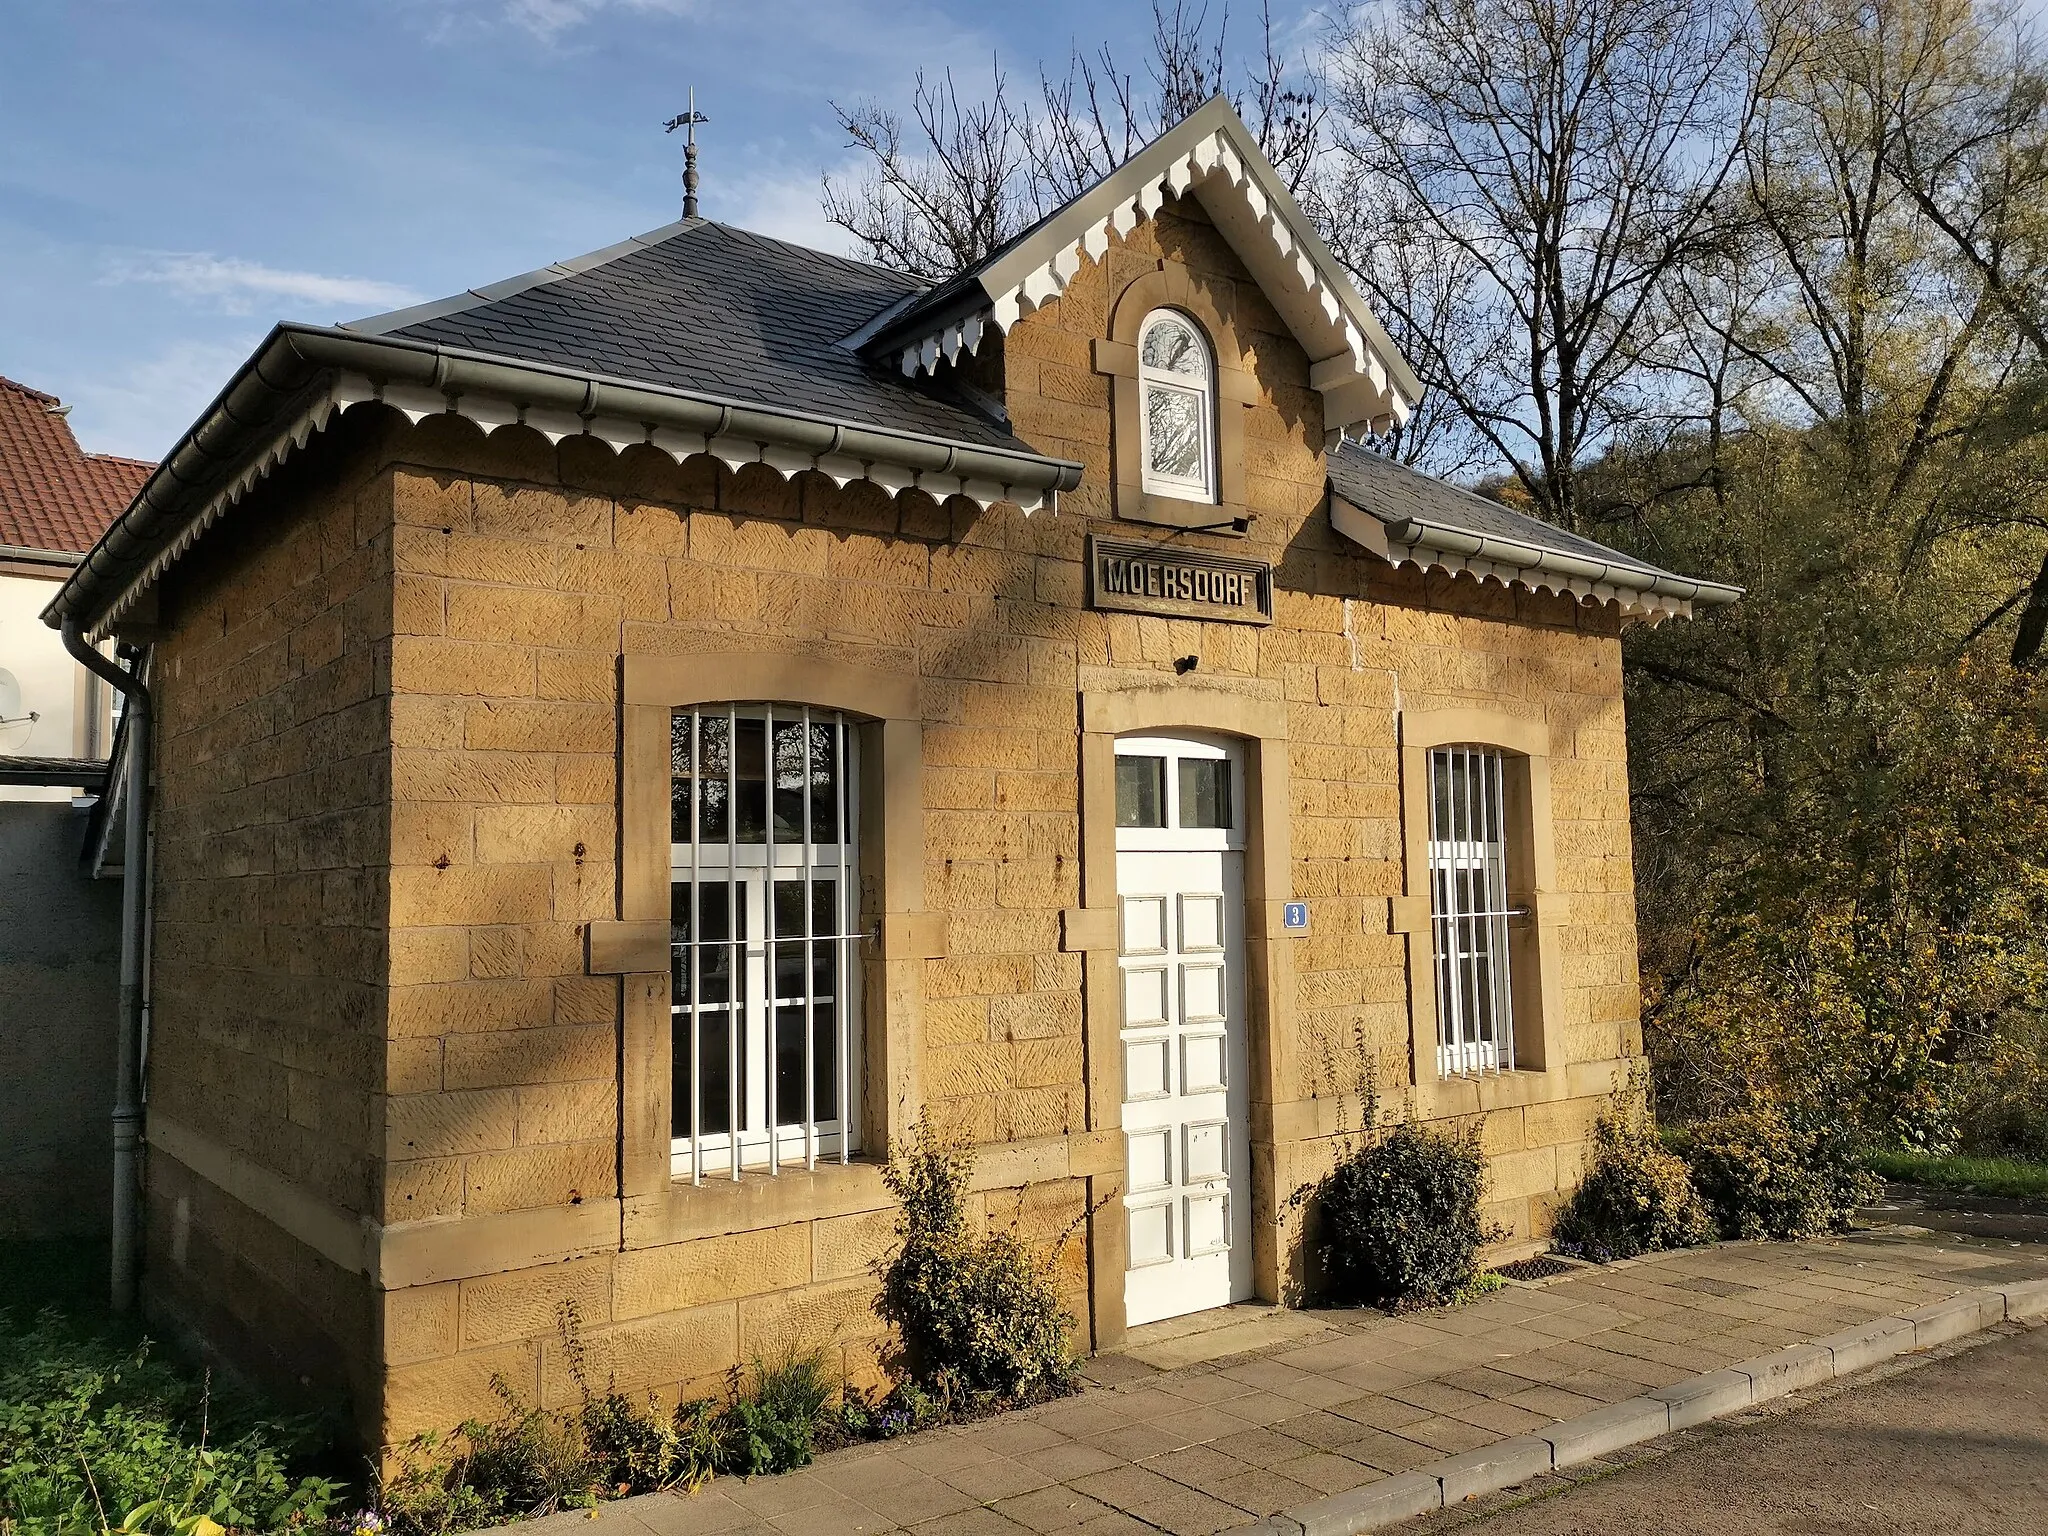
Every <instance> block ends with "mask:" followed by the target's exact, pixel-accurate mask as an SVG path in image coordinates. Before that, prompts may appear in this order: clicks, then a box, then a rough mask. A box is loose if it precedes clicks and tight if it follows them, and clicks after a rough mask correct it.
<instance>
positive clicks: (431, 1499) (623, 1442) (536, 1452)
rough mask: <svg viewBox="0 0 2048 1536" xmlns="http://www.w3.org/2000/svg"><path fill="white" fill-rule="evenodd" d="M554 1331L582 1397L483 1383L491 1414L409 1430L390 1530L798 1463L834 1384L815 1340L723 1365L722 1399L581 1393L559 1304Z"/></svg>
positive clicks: (393, 1487)
mask: <svg viewBox="0 0 2048 1536" xmlns="http://www.w3.org/2000/svg"><path fill="white" fill-rule="evenodd" d="M562 1334H563V1340H564V1350H565V1353H566V1354H567V1356H568V1359H569V1366H570V1374H571V1376H572V1377H573V1379H574V1380H575V1382H576V1385H577V1387H578V1389H579V1391H580V1392H581V1394H582V1399H583V1400H582V1403H581V1404H580V1405H579V1406H578V1407H575V1408H572V1409H566V1410H554V1411H550V1410H547V1409H542V1408H537V1407H534V1406H532V1405H530V1404H528V1403H526V1402H524V1401H523V1400H522V1399H521V1398H520V1397H519V1395H518V1394H517V1393H516V1392H514V1391H512V1390H511V1389H510V1388H509V1387H507V1386H506V1385H505V1384H504V1382H503V1381H502V1380H498V1381H494V1382H493V1383H492V1385H493V1387H495V1388H496V1390H497V1393H498V1396H499V1398H500V1399H501V1401H502V1402H503V1404H504V1411H503V1412H502V1413H501V1414H500V1415H499V1416H498V1417H497V1418H496V1419H490V1420H485V1419H472V1420H470V1421H469V1422H467V1423H464V1424H461V1425H459V1426H457V1427H456V1429H455V1430H454V1431H453V1432H452V1433H451V1434H449V1435H447V1436H445V1437H443V1436H440V1435H421V1436H419V1437H418V1438H416V1439H415V1440H413V1441H412V1442H411V1443H410V1444H408V1445H407V1446H406V1447H405V1449H404V1451H403V1452H402V1453H401V1454H400V1456H399V1458H398V1465H397V1466H396V1468H395V1469H394V1470H393V1472H392V1473H391V1475H390V1476H388V1477H387V1478H386V1479H385V1480H384V1482H383V1485H382V1487H381V1489H380V1490H379V1497H378V1501H377V1503H378V1515H379V1518H380V1519H381V1520H382V1521H383V1522H384V1525H385V1526H386V1527H387V1528H388V1529H389V1530H390V1531H391V1533H392V1536H452V1533H454V1532H458V1531H469V1530H475V1529H477V1528H478V1527H481V1526H486V1525H499V1524H503V1523H505V1522H507V1521H511V1520H519V1519H525V1518H529V1517H532V1516H537V1515H547V1514H553V1513H555V1512H556V1511H558V1510H563V1509H589V1508H594V1507H595V1506H596V1505H597V1503H598V1502H599V1501H600V1500H602V1499H610V1498H619V1497H623V1496H625V1495H627V1494H634V1493H659V1492H661V1491H663V1490H665V1489H670V1488H678V1487H681V1488H695V1487H697V1486H698V1485H699V1484H701V1483H702V1482H703V1481H704V1480H705V1479H706V1478H708V1477H710V1476H711V1475H712V1474H713V1473H714V1472H720V1473H732V1474H737V1475H739V1476H744V1477H755V1476H759V1475H762V1474H764V1473H773V1472H788V1471H792V1470H794V1469H795V1468H797V1467H801V1466H805V1465H807V1464H808V1463H809V1462H810V1460H811V1457H812V1455H813V1453H814V1451H815V1449H816V1446H817V1440H818V1434H819V1431H820V1429H821V1427H831V1426H833V1425H834V1422H835V1416H834V1413H833V1409H832V1404H833V1399H834V1398H835V1397H837V1396H839V1395H840V1394H839V1388H838V1386H837V1384H836V1383H834V1382H833V1380H832V1379H831V1375H830V1373H829V1372H828V1370H827V1369H826V1364H825V1354H824V1352H823V1351H822V1350H813V1351H811V1352H809V1353H799V1354H792V1355H791V1356H789V1357H788V1358H787V1359H785V1360H782V1361H780V1362H777V1363H775V1364H767V1363H764V1362H762V1361H759V1360H757V1361H755V1362H754V1366H753V1369H752V1372H751V1374H749V1373H745V1372H742V1371H741V1370H740V1369H739V1368H738V1367H735V1368H734V1369H733V1371H732V1373H731V1375H730V1376H729V1377H728V1379H727V1390H726V1396H725V1397H724V1398H723V1399H722V1400H712V1399H700V1400H697V1401H693V1402H686V1403H684V1404H682V1405H681V1406H680V1407H678V1408H677V1409H676V1410H675V1412H674V1413H672V1414H671V1413H669V1412H667V1411H666V1410H664V1409H662V1408H660V1407H659V1406H658V1405H657V1404H656V1403H655V1402H654V1401H653V1400H652V1399H651V1398H650V1399H648V1400H647V1401H645V1402H635V1401H633V1400H632V1399H631V1398H628V1397H626V1396H624V1395H623V1394H621V1393H619V1392H616V1391H606V1392H602V1393H599V1392H593V1391H592V1390H591V1389H590V1386H589V1384H588V1382H587V1380H586V1379H585V1376H584V1365H583V1351H582V1347H581V1345H580V1343H579V1342H578V1340H577V1336H576V1328H575V1318H574V1314H573V1312H571V1311H569V1310H568V1309H566V1308H565V1309H564V1313H563V1319H562ZM848 1400H849V1401H858V1398H857V1396H852V1395H850V1396H849V1399H848ZM839 1422H840V1423H841V1424H843V1422H844V1420H843V1416H842V1418H841V1420H840V1421H839ZM848 1438H854V1436H850V1435H849V1436H848Z"/></svg>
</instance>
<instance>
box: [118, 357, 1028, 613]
mask: <svg viewBox="0 0 2048 1536" xmlns="http://www.w3.org/2000/svg"><path fill="white" fill-rule="evenodd" d="M372 400H374V401H377V402H379V403H380V404H383V405H388V406H390V407H392V408H393V409H394V410H397V411H400V412H402V413H403V414H404V415H405V416H406V417H407V418H408V419H409V420H411V421H412V422H413V423H414V424H415V425H417V424H418V423H420V422H422V421H424V420H426V418H427V417H429V416H450V415H452V416H460V417H462V418H463V419H464V420H465V421H471V422H474V423H475V424H476V425H477V426H479V427H481V428H483V430H484V431H485V432H486V433H491V432H495V431H497V430H498V429H499V428H501V427H509V426H514V425H518V426H526V427H531V428H532V429H533V430H534V431H536V432H539V433H540V434H541V435H542V436H544V437H546V438H547V439H548V441H549V442H552V443H559V442H561V441H562V440H563V439H564V438H569V437H592V438H596V439H597V440H598V441H599V442H602V443H605V444H607V445H609V446H610V448H611V449H612V451H613V452H615V453H623V452H625V451H626V449H628V448H631V447H635V446H637V445H640V444H643V443H644V444H647V445H648V446H650V447H653V448H658V449H659V450H661V451H662V452H663V453H665V454H667V455H668V456H669V457H670V458H672V459H674V460H675V461H676V462H677V463H678V464H680V463H682V462H683V461H684V460H685V459H689V458H694V457H696V456H698V455H700V454H702V455H707V456H709V457H711V458H714V459H717V460H718V461H719V462H721V463H723V464H724V465H726V466H727V467H728V468H730V469H735V470H737V469H739V468H740V467H741V466H742V465H745V464H765V465H767V466H768V467H769V468H770V469H772V470H774V471H775V472H776V473H777V474H779V475H781V476H782V478H783V479H785V480H789V479H793V478H795V477H796V476H797V475H799V474H801V473H803V472H804V471H805V470H812V469H814V470H817V471H818V472H819V473H820V474H822V475H824V476H826V477H827V478H829V479H830V480H831V481H832V482H833V483H834V484H835V485H839V486H845V485H847V484H848V483H849V482H851V481H854V480H867V481H871V482H872V483H874V484H876V485H879V486H880V487H882V489H883V490H885V491H887V492H888V493H889V494H890V495H891V496H900V495H901V494H902V493H903V492H905V491H909V490H919V491H923V492H924V493H925V494H926V495H928V496H930V497H932V499H933V500H935V501H944V500H946V498H948V497H949V496H965V497H966V498H967V499H968V500H969V501H971V502H973V503H974V504H975V505H976V506H978V507H980V508H981V509H982V510H983V511H984V512H986V511H987V510H988V509H989V508H990V507H992V506H994V505H995V504H996V503H997V502H1009V503H1010V504H1012V505H1014V506H1015V507H1016V508H1017V509H1018V510H1019V511H1021V512H1022V513H1023V514H1024V515H1025V516H1026V517H1029V516H1030V515H1031V514H1032V513H1033V512H1036V511H1037V510H1039V508H1041V507H1043V506H1045V505H1047V501H1046V496H1045V493H1044V492H1042V491H1034V490H1025V489H1021V488H1019V487H1017V486H1012V485H1007V484H1003V483H1000V482H997V481H994V480H978V479H970V478H968V477H967V476H964V475H947V474H939V473H937V472H935V471H932V470H920V469H911V468H907V467H905V466H903V465H898V464H887V463H884V462H882V461H880V460H876V459H857V458H854V457H852V456H851V455H848V454H843V453H840V454H832V453H826V454H809V453H805V452H803V451H802V450H801V449H797V448H791V447H788V446H786V445H782V444H777V443H761V442H754V441H750V440H748V439H745V438H738V437H731V436H726V437H706V436H704V435H702V434H700V433H694V432H679V431H676V430H674V429H672V428H668V427H650V426H649V425H648V424H647V423H645V422H638V421H627V420H625V419H623V418H618V417H603V416H599V417H592V418H589V419H585V418H584V417H581V416H578V415H576V414H575V413H574V412H573V411H550V410H529V409H527V408H526V407H524V406H521V405H518V404H516V403H514V402H512V401H509V400H504V399H499V398H495V397H491V396H485V395H477V394H469V393H465V394H461V395H447V394H443V393H442V392H440V391H439V390H435V389H431V388H428V387H426V386H424V385H383V384H378V383H377V382H375V381H374V380H371V379H369V378H366V377H363V376H360V375H356V374H341V375H339V376H337V377H336V378H335V379H334V381H333V382H332V383H331V384H330V385H329V386H328V387H327V389H326V390H325V391H324V392H322V393H320V394H318V395H316V396H314V397H313V398H312V399H311V400H310V401H308V402H307V404H306V405H305V406H304V407H303V408H302V409H301V410H300V411H299V412H298V414H296V415H295V416H293V417H292V418H291V419H290V420H289V421H288V422H286V423H285V424H284V425H283V426H281V427H280V428H278V429H277V430H276V431H275V432H273V433H272V434H271V436H270V437H269V438H267V439H266V440H265V441H264V444H263V446H262V447H261V448H259V449H258V450H257V451H256V452H254V453H252V454H249V455H248V456H247V457H246V458H244V459H243V461H242V463H241V466H240V467H239V468H238V469H237V470H236V471H235V474H234V477H233V478H232V479H230V480H229V481H228V482H227V483H226V484H225V485H223V486H221V487H220V488H219V489H218V490H216V491H215V492H214V493H213V494H212V495H211V496H209V497H208V498H207V500H206V503H205V505H204V506H203V507H201V508H200V511H199V515H198V516H197V517H194V518H193V519H192V520H191V521H190V522H188V523H187V524H186V525H185V526H184V527H183V528H182V529H180V530H179V532H178V536H177V537H176V538H175V539H173V540H172V541H171V543H170V544H169V545H168V546H166V547H165V548H164V549H162V550H160V551H159V552H158V553H157V555H156V557H155V558H154V559H152V560H151V561H150V562H149V564H148V565H147V566H145V567H144V568H143V571H142V574H141V575H139V576H137V577H136V578H135V579H134V580H133V581H131V582H130V583H129V584H128V586H127V587H126V588H125V589H124V590H123V591H122V593H121V595H120V597H119V598H117V599H116V600H115V602H114V603H113V605H112V606H111V607H109V608H108V610H107V613H106V616H105V617H104V618H103V619H101V620H100V621H99V623H98V624H97V625H96V626H94V628H93V630H92V632H91V634H90V636H89V638H90V639H92V640H93V641H95V642H97V641H99V640H102V639H104V638H105V637H106V635H107V633H108V632H109V631H110V630H111V629H112V628H113V626H114V624H115V622H116V621H118V620H119V619H120V617H121V616H122V615H123V614H124V613H126V612H127V611H128V610H129V609H130V608H131V607H133V606H134V604H135V601H136V599H137V598H139V597H140V596H141V595H142V594H143V593H144V592H145V591H147V590H148V589H149V587H150V586H151V585H152V584H153V583H155V581H156V580H157V578H158V577H160V576H162V575H163V573H164V572H165V571H167V570H169V569H170V567H171V566H172V565H173V564H174V563H175V562H177V561H178V560H179V559H181V558H182V557H183V556H184V554H185V552H186V551H187V550H188V549H190V548H191V547H192V546H193V544H194V543H196V542H197V541H198V539H199V537H200V535H202V534H204V533H205V532H206V530H207V529H209V528H211V527H212V526H213V525H214V524H215V523H217V522H219V521H220V520H221V518H222V517H223V516H224V515H225V514H226V513H227V512H228V511H229V510H230V509H231V508H232V507H234V506H235V505H236V504H237V503H238V502H240V501H241V500H242V498H243V497H245V496H247V495H248V494H249V492H251V491H252V490H254V489H255V488H256V487H257V486H259V485H261V484H262V483H263V482H264V480H266V479H268V478H269V476H270V473H271V471H273V470H274V469H276V468H277V467H278V466H279V465H280V464H282V463H284V461H285V460H286V459H287V458H289V457H290V456H291V455H292V454H293V453H295V452H297V451H298V450H299V449H301V448H303V447H305V446H306V443H307V442H308V440H310V439H311V438H312V436H313V434H314V433H315V432H320V431H324V430H325V429H326V427H327V425H328V423H329V422H331V421H332V420H333V419H334V417H335V416H336V415H338V414H339V413H340V412H342V411H345V410H347V409H348V408H349V407H350V406H352V405H359V404H362V403H364V402H366V401H372Z"/></svg>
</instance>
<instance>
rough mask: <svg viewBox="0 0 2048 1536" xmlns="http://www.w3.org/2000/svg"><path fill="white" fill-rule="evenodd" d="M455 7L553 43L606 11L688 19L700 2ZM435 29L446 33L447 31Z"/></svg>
mask: <svg viewBox="0 0 2048 1536" xmlns="http://www.w3.org/2000/svg"><path fill="white" fill-rule="evenodd" d="M456 5H457V7H458V8H459V9H460V10H461V11H462V12H465V13H467V14H466V16H465V17H464V18H463V19H467V20H470V21H473V22H485V23H488V22H490V21H492V20H498V21H502V22H505V23H507V24H509V25H511V26H514V27H517V28H518V29H519V30H520V31H522V32H528V33H531V34H532V35H533V36H535V37H537V38H539V39H540V40H541V41H542V42H553V41H554V40H555V39H556V38H557V37H559V36H561V34H562V33H564V32H567V31H569V30H570V29H571V28H573V27H579V26H581V25H582V24H583V23H584V22H586V21H588V20H590V19H591V18H592V17H593V16H596V15H598V14H600V13H601V12H604V11H627V12H633V13H636V14H639V15H643V16H644V15H656V16H685V15H688V14H689V13H690V12H692V11H694V10H696V9H697V0H482V3H478V0H456ZM451 19H454V18H451ZM436 30H437V31H442V32H444V33H445V31H446V28H445V26H444V27H442V28H438V29H436Z"/></svg>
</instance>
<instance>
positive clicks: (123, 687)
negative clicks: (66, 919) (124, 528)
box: [62, 618, 150, 1312]
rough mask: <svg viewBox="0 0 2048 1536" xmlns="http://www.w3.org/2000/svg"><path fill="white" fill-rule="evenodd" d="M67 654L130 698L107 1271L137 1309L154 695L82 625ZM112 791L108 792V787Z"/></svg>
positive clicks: (69, 633) (124, 1304)
mask: <svg viewBox="0 0 2048 1536" xmlns="http://www.w3.org/2000/svg"><path fill="white" fill-rule="evenodd" d="M62 633H63V636H64V649H65V650H67V651H69V652H70V653H71V655H72V657H73V658H74V659H75V660H76V661H77V662H78V664H79V665H80V666H82V667H84V668H85V669H86V670H87V671H88V672H90V673H92V674H93V675H94V676H95V677H98V678H100V679H102V680H103V681H104V682H105V683H106V684H107V686H109V687H110V688H113V689H114V690H116V691H117V692H119V693H121V694H123V695H124V696H125V697H126V699H127V706H126V709H125V710H124V712H123V713H124V717H125V721H126V726H127V736H128V782H127V785H126V786H125V789H124V794H125V797H126V799H127V807H126V813H127V817H128V821H127V825H126V827H125V828H124V838H123V843H122V850H121V1016H120V1021H119V1024H118V1026H117V1032H116V1034H115V1037H114V1116H113V1120H114V1210H113V1231H112V1248H113V1261H112V1264H111V1266H110V1281H111V1287H112V1299H113V1306H114V1310H115V1311H116V1312H127V1311H130V1310H132V1309H133V1308H134V1306H135V1286H136V1277H137V1273H138V1269H139V1265H138V1263H137V1260H138V1258H139V1256H140V1252H141V1242H140V1238H141V1227H142V1222H141V1215H142V1193H141V1180H140V1179H139V1178H138V1177H137V1171H138V1170H137V1164H138V1161H139V1159H138V1156H137V1150H136V1149H137V1147H138V1145H139V1144H140V1142H141V1140H142V1073H141V1064H142V1007H143V1000H142V965H143V958H142V946H143V925H144V923H145V922H146V921H147V915H148V910H149V908H148V892H147V889H146V887H147V885H148V874H149V872H148V845H147V841H146V828H147V825H148V821H149V756H150V741H149V738H150V709H149V703H150V701H149V690H148V689H147V688H146V687H144V686H143V684H142V680H141V678H140V677H138V676H137V675H136V674H134V673H132V672H127V671H124V670H123V669H122V668H120V667H117V666H115V665H114V663H113V662H111V661H109V660H108V659H107V658H106V657H105V656H102V655H101V654H100V653H99V652H98V651H97V650H95V649H94V648H93V647H92V646H90V645H88V644H86V642H85V635H84V633H83V631H82V630H81V629H80V627H79V623H78V620H77V619H75V618H67V619H65V621H64V625H63V631H62ZM110 788H111V786H110Z"/></svg>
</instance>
